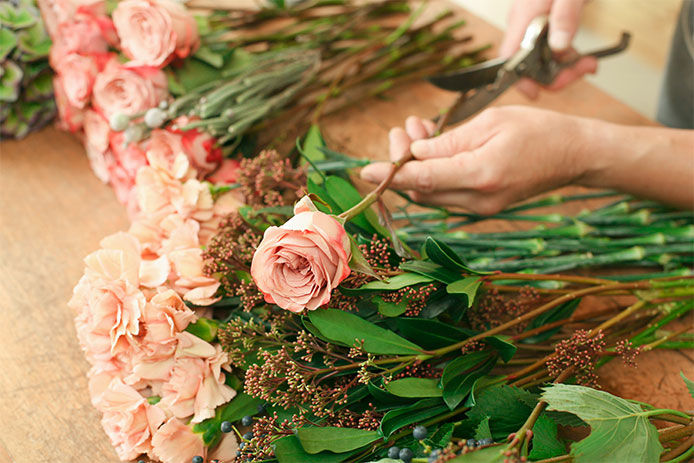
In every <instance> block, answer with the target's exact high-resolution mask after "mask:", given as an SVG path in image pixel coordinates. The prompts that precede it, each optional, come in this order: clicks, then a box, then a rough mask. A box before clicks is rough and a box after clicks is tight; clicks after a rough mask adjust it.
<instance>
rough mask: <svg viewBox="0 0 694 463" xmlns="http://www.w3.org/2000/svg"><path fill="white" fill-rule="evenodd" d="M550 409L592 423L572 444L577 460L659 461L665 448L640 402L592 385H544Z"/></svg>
mask: <svg viewBox="0 0 694 463" xmlns="http://www.w3.org/2000/svg"><path fill="white" fill-rule="evenodd" d="M542 399H543V400H545V401H546V402H547V403H548V409H549V410H560V411H566V412H569V413H574V414H576V415H578V417H579V418H581V419H582V420H583V421H585V422H586V423H588V425H589V426H590V427H591V433H590V435H588V437H586V438H585V439H583V440H581V441H579V442H576V443H574V444H572V445H571V456H572V457H573V458H574V461H575V462H576V463H584V462H585V463H588V462H596V461H628V462H630V463H632V462H633V463H641V462H642V463H647V462H657V461H659V459H660V454H661V453H662V452H663V446H662V445H660V441H659V440H658V430H657V429H656V427H655V426H653V424H651V422H650V421H649V420H648V415H647V412H645V411H643V410H642V409H641V407H640V406H639V405H636V404H634V403H632V402H629V401H627V400H624V399H621V398H619V397H616V396H613V395H612V394H609V393H607V392H603V391H597V390H595V389H591V388H589V387H584V386H576V385H568V384H555V385H553V386H550V387H547V388H545V389H544V392H543V394H542Z"/></svg>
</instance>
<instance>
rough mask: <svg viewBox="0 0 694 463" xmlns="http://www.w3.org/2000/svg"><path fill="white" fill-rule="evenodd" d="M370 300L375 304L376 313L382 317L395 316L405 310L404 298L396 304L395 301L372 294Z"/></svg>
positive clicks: (405, 302)
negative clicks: (385, 299)
mask: <svg viewBox="0 0 694 463" xmlns="http://www.w3.org/2000/svg"><path fill="white" fill-rule="evenodd" d="M371 302H373V303H374V304H376V307H378V313H380V314H381V315H383V316H384V317H397V316H398V315H402V314H403V313H405V312H406V311H407V301H404V300H403V301H400V302H398V303H397V304H396V303H395V302H388V301H384V300H383V298H382V297H381V296H374V297H373V298H371Z"/></svg>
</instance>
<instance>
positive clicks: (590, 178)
mask: <svg viewBox="0 0 694 463" xmlns="http://www.w3.org/2000/svg"><path fill="white" fill-rule="evenodd" d="M576 119H577V120H578V122H577V124H578V129H577V131H578V134H579V135H578V137H577V138H578V140H579V141H578V143H576V147H575V150H574V157H573V162H574V166H575V171H576V173H577V175H576V177H575V179H574V182H573V183H575V184H577V185H581V186H585V187H591V188H610V187H611V186H612V185H609V182H608V179H609V178H610V177H611V175H612V172H614V170H615V169H618V168H619V164H620V163H621V162H623V161H624V159H623V157H624V153H625V151H624V143H625V141H626V142H627V143H629V142H628V141H627V140H629V139H630V135H629V134H628V133H624V132H626V131H628V130H629V129H630V128H629V127H627V126H620V125H617V124H612V123H609V122H605V121H601V120H597V119H587V118H576Z"/></svg>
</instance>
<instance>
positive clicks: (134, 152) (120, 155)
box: [109, 132, 147, 183]
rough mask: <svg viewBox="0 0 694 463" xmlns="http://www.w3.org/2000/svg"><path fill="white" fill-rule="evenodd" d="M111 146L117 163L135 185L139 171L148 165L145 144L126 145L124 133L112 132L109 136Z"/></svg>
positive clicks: (132, 143) (133, 143)
mask: <svg viewBox="0 0 694 463" xmlns="http://www.w3.org/2000/svg"><path fill="white" fill-rule="evenodd" d="M109 146H110V147H111V152H112V153H113V156H114V157H115V159H116V162H117V163H118V164H119V165H120V166H121V167H122V168H123V170H124V171H125V172H126V173H127V175H128V177H129V178H130V179H131V180H132V181H133V183H134V181H135V177H136V176H137V171H138V170H139V169H140V167H142V166H146V165H147V156H146V155H145V152H146V147H145V146H144V144H143V143H141V142H131V143H126V142H125V135H124V133H123V132H111V133H110V135H109Z"/></svg>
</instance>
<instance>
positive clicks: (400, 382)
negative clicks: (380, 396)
mask: <svg viewBox="0 0 694 463" xmlns="http://www.w3.org/2000/svg"><path fill="white" fill-rule="evenodd" d="M386 390H387V391H388V392H390V393H391V394H394V395H396V396H398V397H441V395H442V394H443V390H442V389H441V388H439V380H438V379H430V378H402V379H396V380H395V381H391V382H390V383H388V384H386Z"/></svg>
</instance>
